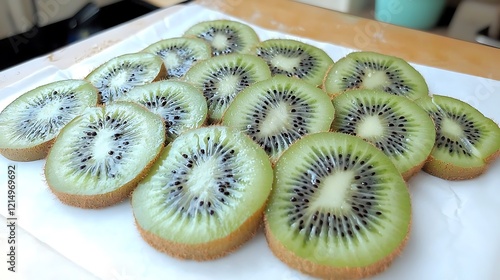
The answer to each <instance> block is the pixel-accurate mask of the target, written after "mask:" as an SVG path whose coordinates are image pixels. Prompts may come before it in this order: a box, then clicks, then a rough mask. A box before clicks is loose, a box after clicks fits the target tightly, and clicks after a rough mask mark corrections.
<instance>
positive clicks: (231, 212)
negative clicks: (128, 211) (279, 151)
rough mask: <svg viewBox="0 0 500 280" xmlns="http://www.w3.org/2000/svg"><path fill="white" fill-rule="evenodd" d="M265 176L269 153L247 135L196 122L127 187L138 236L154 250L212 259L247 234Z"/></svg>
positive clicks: (266, 185)
mask: <svg viewBox="0 0 500 280" xmlns="http://www.w3.org/2000/svg"><path fill="white" fill-rule="evenodd" d="M272 181H273V170H272V167H271V163H270V161H269V158H268V157H267V155H266V153H265V152H264V151H263V150H262V148H260V147H259V146H258V145H257V144H256V143H254V142H253V141H252V140H251V139H250V138H248V136H246V135H245V134H244V133H242V132H240V131H237V130H235V129H231V128H228V127H224V126H216V125H215V126H208V127H202V128H198V129H194V130H190V131H187V132H185V133H183V134H181V135H180V136H179V137H177V138H176V139H175V140H174V141H173V142H171V143H170V144H169V145H168V146H167V147H166V148H165V149H164V151H163V152H162V154H161V155H160V157H159V159H158V160H157V161H156V163H155V165H154V166H153V167H152V169H151V171H150V173H149V175H148V176H147V177H146V178H145V179H144V180H143V181H142V182H141V183H140V184H139V185H138V186H137V188H136V189H135V190H134V192H133V193H132V210H133V214H134V217H135V221H136V223H137V226H138V228H139V231H140V233H141V236H142V237H143V238H144V239H145V240H146V241H147V242H148V243H149V244H150V245H151V246H152V247H154V248H156V249H157V250H159V251H162V252H165V253H167V254H169V255H172V256H174V257H178V258H183V259H196V260H207V259H214V258H219V257H222V256H224V255H226V254H228V253H229V252H231V251H233V250H234V249H235V248H237V247H239V246H241V245H242V243H244V242H245V241H246V240H248V239H249V238H251V237H252V236H253V234H254V233H255V231H256V230H257V228H258V226H259V224H260V223H261V219H262V215H263V211H264V207H265V203H266V201H267V198H268V196H269V193H270V192H271V186H272ZM249 224H250V226H249Z"/></svg>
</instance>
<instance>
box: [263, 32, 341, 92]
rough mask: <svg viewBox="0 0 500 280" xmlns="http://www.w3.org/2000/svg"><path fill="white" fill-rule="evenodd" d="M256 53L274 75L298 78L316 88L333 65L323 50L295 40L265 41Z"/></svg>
mask: <svg viewBox="0 0 500 280" xmlns="http://www.w3.org/2000/svg"><path fill="white" fill-rule="evenodd" d="M255 53H256V55H257V56H259V57H261V58H263V59H264V60H265V61H266V62H267V64H268V65H269V68H270V69H271V73H272V74H273V75H276V74H283V75H286V76H288V77H297V78H300V79H302V80H304V81H306V82H308V83H311V84H313V85H315V86H320V85H321V83H322V82H323V78H324V77H325V74H326V72H327V71H328V69H329V68H330V67H331V66H332V64H333V60H332V59H331V58H330V56H328V54H327V53H326V52H325V51H323V50H322V49H320V48H318V47H316V46H313V45H311V44H307V43H304V42H300V41H297V40H293V39H269V40H266V41H263V42H261V43H260V44H259V45H258V46H257V47H256V48H255Z"/></svg>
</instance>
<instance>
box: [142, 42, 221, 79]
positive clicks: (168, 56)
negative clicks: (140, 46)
mask: <svg viewBox="0 0 500 280" xmlns="http://www.w3.org/2000/svg"><path fill="white" fill-rule="evenodd" d="M143 51H144V52H149V53H153V54H156V55H158V56H160V57H161V58H162V59H163V62H164V64H165V66H166V68H167V78H180V77H182V76H184V74H186V72H187V71H188V70H189V68H191V66H193V65H194V64H195V63H196V62H198V61H200V60H204V59H208V58H210V57H211V56H212V49H211V47H210V45H209V44H208V43H207V42H205V41H204V40H201V39H198V38H186V37H177V38H169V39H164V40H161V41H158V42H156V43H154V44H151V45H149V46H148V47H147V48H145V49H144V50H143Z"/></svg>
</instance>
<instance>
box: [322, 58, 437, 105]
mask: <svg viewBox="0 0 500 280" xmlns="http://www.w3.org/2000/svg"><path fill="white" fill-rule="evenodd" d="M323 88H324V89H325V90H326V92H328V93H329V94H331V95H337V94H341V93H342V92H345V91H347V90H350V89H356V88H361V89H378V90H383V91H385V92H387V93H390V94H394V95H402V96H405V97H407V98H409V99H411V100H415V99H418V98H420V97H424V96H428V95H429V89H428V87H427V83H426V81H425V79H424V77H423V76H422V75H421V74H420V72H418V71H417V70H416V69H415V68H413V66H411V65H410V64H409V63H408V62H407V61H405V60H404V59H401V58H399V57H395V56H390V55H385V54H381V53H376V52H368V51H357V52H351V53H349V54H348V55H346V56H345V57H343V58H341V59H339V60H338V61H337V62H336V63H335V64H334V65H333V67H331V68H330V70H329V71H328V73H327V75H326V77H325V80H324V83H323Z"/></svg>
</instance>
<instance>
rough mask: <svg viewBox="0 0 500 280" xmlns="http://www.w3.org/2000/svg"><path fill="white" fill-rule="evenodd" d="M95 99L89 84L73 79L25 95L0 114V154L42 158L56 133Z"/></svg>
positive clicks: (94, 101)
mask: <svg viewBox="0 0 500 280" xmlns="http://www.w3.org/2000/svg"><path fill="white" fill-rule="evenodd" d="M98 98H99V96H98V94H97V90H96V89H95V88H94V87H93V86H92V85H91V84H90V83H88V82H86V81H84V80H74V79H69V80H61V81H55V82H51V83H48V84H45V85H42V86H39V87H37V88H34V89H32V90H30V91H28V92H25V93H24V94H22V95H21V96H19V97H18V98H16V99H15V100H14V101H12V102H11V103H10V104H9V105H8V106H7V107H5V108H4V109H3V110H2V112H1V113H0V153H1V154H2V155H3V156H5V157H6V158H8V159H11V160H15V161H33V160H38V159H43V158H45V157H46V156H47V153H48V151H49V148H50V146H51V145H52V143H53V141H54V139H55V137H56V136H57V135H58V134H59V132H60V130H61V129H62V128H63V127H64V126H65V125H66V124H67V123H69V122H70V121H71V120H72V119H73V118H75V117H76V116H78V115H79V114H81V113H82V112H83V110H85V108H87V107H89V106H95V105H97V102H98Z"/></svg>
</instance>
